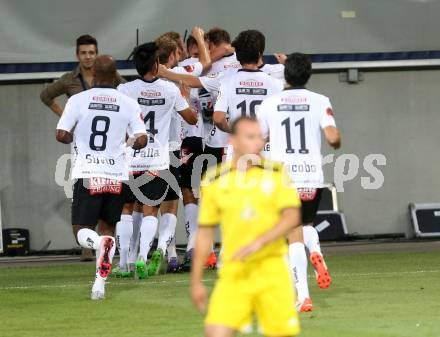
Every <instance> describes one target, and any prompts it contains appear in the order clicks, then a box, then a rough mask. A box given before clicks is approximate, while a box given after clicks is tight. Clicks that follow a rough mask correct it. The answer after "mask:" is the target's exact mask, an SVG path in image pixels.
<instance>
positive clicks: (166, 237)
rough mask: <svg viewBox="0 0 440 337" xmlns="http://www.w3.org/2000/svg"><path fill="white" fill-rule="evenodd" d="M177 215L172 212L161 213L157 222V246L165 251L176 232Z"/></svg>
mask: <svg viewBox="0 0 440 337" xmlns="http://www.w3.org/2000/svg"><path fill="white" fill-rule="evenodd" d="M176 223H177V217H176V216H175V215H174V214H172V213H165V214H162V216H161V217H160V224H159V241H158V243H157V248H158V249H161V250H162V252H163V253H165V251H166V249H167V248H168V246H169V245H170V243H171V241H172V240H173V238H174V235H175V234H176Z"/></svg>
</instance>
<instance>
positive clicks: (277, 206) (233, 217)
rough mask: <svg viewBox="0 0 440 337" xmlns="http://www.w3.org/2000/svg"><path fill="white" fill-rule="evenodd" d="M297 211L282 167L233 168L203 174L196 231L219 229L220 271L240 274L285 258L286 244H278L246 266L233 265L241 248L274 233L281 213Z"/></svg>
mask: <svg viewBox="0 0 440 337" xmlns="http://www.w3.org/2000/svg"><path fill="white" fill-rule="evenodd" d="M289 207H295V208H299V207H301V201H300V199H299V197H298V193H297V191H296V189H295V187H294V185H293V183H292V181H291V180H290V179H289V178H288V175H287V172H286V171H285V169H284V166H283V165H282V164H278V163H274V162H269V161H266V160H263V159H262V163H261V165H258V166H251V167H250V168H248V169H247V170H245V171H244V170H243V171H238V170H237V169H235V168H233V167H232V163H231V162H226V163H223V164H221V165H220V166H219V167H215V168H212V169H210V170H208V172H207V173H206V175H205V177H204V179H203V182H202V187H201V199H200V209H199V220H198V223H199V226H201V227H205V226H217V225H220V228H221V233H222V268H221V270H220V274H221V275H222V274H224V273H226V271H227V270H229V271H231V272H232V273H234V274H235V273H236V272H240V270H241V271H244V270H245V269H248V268H247V267H250V264H252V265H254V266H255V263H257V264H260V263H261V262H264V260H266V259H268V258H271V257H285V256H286V255H287V244H286V239H284V238H280V239H278V240H276V241H274V242H272V243H270V244H268V245H266V246H265V247H263V248H262V249H261V250H260V251H258V252H256V253H255V254H253V255H251V256H249V258H248V259H246V261H244V262H236V261H231V259H232V257H233V255H234V254H235V253H236V252H237V251H238V250H239V249H240V248H242V247H244V246H246V245H249V244H250V243H251V242H253V241H254V240H255V239H256V238H258V237H259V236H261V235H262V234H263V233H265V232H267V231H268V230H270V229H271V228H273V227H275V226H276V225H277V223H278V221H279V220H280V215H281V211H282V210H283V209H285V208H289Z"/></svg>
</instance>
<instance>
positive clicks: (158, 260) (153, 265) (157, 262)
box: [147, 249, 164, 276]
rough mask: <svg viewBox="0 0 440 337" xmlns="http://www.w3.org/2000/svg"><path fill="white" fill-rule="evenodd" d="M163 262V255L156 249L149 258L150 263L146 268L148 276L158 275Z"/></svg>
mask: <svg viewBox="0 0 440 337" xmlns="http://www.w3.org/2000/svg"><path fill="white" fill-rule="evenodd" d="M163 262H164V254H163V252H162V250H161V249H157V250H156V251H155V252H154V253H153V255H152V256H151V260H150V263H149V264H148V267H147V273H148V276H154V275H157V274H159V271H160V269H161V266H162V265H163Z"/></svg>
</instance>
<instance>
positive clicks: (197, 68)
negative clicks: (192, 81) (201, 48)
mask: <svg viewBox="0 0 440 337" xmlns="http://www.w3.org/2000/svg"><path fill="white" fill-rule="evenodd" d="M169 70H170V71H171V72H173V73H176V74H184V75H193V76H196V77H199V76H200V75H202V72H203V65H202V64H201V63H200V62H196V63H193V64H189V65H186V66H177V67H174V68H171V69H169Z"/></svg>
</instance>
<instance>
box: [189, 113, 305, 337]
mask: <svg viewBox="0 0 440 337" xmlns="http://www.w3.org/2000/svg"><path fill="white" fill-rule="evenodd" d="M230 143H231V145H232V146H233V150H234V156H233V159H232V160H231V161H230V162H226V163H224V164H222V165H220V167H219V168H217V169H216V168H214V169H211V171H208V172H207V173H206V176H205V179H204V183H203V184H202V191H201V205H200V213H199V229H198V232H197V238H196V246H195V249H194V258H193V265H192V274H191V296H192V300H193V302H194V305H195V306H196V307H197V309H198V310H200V311H202V312H203V311H205V309H206V305H207V290H206V288H205V286H204V285H203V282H202V277H203V269H204V263H205V261H206V258H207V257H208V255H209V253H210V252H211V247H212V242H213V239H214V235H215V227H216V226H217V225H220V226H221V232H222V242H223V251H222V266H221V268H220V269H219V279H218V281H217V283H216V285H215V288H214V290H213V293H212V295H211V299H210V302H209V307H208V312H207V316H206V321H205V325H206V336H208V337H232V336H234V335H235V333H236V332H237V331H239V330H241V329H242V328H243V327H244V326H246V325H248V324H249V322H251V321H252V319H253V315H254V314H255V315H256V317H257V319H258V323H259V327H260V329H261V332H262V333H263V334H264V335H265V336H270V337H287V336H295V335H297V334H298V333H299V321H298V316H297V313H296V311H295V305H294V303H295V298H294V293H293V289H292V278H291V274H290V272H289V268H288V264H287V258H286V255H287V244H286V239H285V238H286V234H287V232H289V231H290V230H292V229H293V228H295V227H296V226H298V225H299V224H300V207H301V202H300V200H299V198H298V194H297V191H296V189H295V188H294V186H293V184H292V183H291V181H290V180H289V178H288V177H287V174H286V173H285V172H284V169H283V167H282V165H280V164H275V163H271V162H267V161H264V160H263V159H262V158H261V157H260V155H259V153H260V151H261V149H262V147H263V145H264V139H263V135H262V132H261V129H260V126H259V124H258V122H257V121H256V120H255V119H254V118H252V117H240V118H238V119H237V120H235V121H234V123H233V124H232V126H231V138H230Z"/></svg>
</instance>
